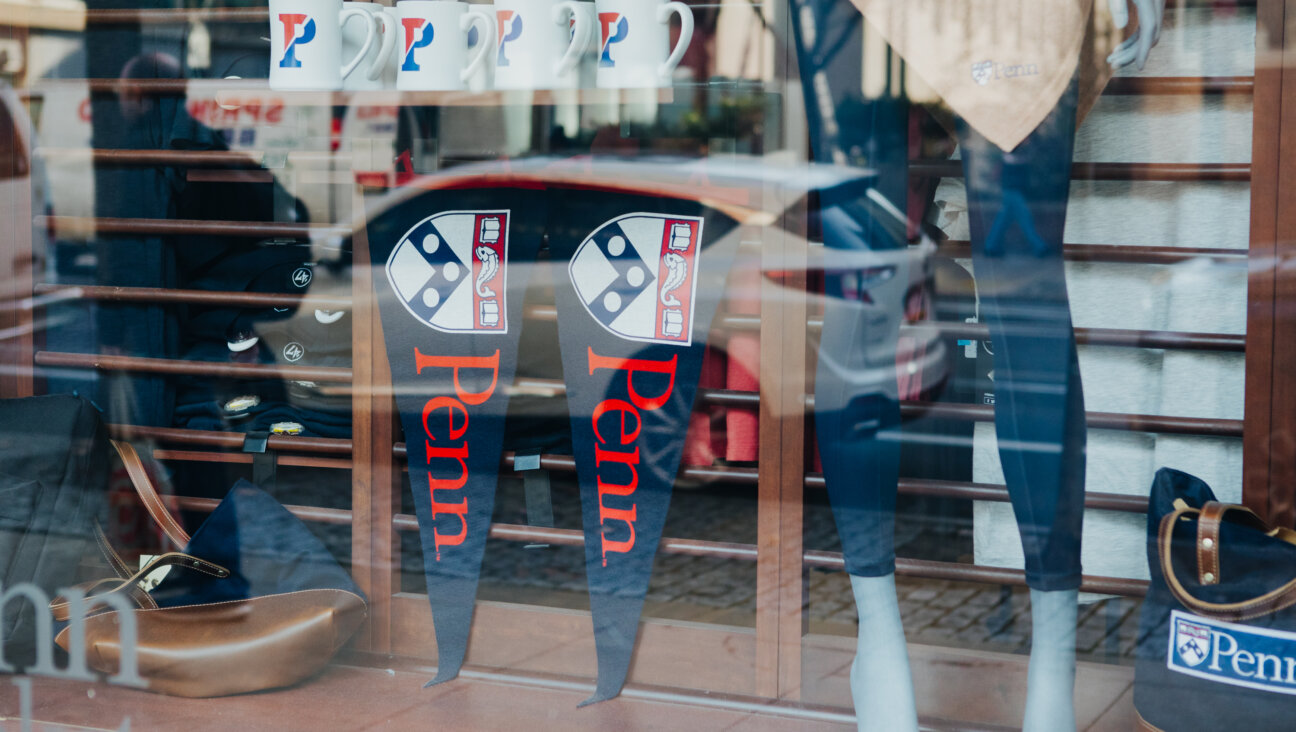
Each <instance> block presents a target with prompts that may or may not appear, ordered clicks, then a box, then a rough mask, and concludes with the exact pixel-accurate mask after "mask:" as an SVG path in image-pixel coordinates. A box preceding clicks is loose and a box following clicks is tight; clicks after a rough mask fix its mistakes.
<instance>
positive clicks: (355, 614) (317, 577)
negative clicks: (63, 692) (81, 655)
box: [52, 443, 367, 697]
mask: <svg viewBox="0 0 1296 732" xmlns="http://www.w3.org/2000/svg"><path fill="white" fill-rule="evenodd" d="M114 447H116V448H117V450H118V452H119V454H120V455H121V457H122V462H123V463H124V464H125V466H126V469H127V471H128V473H129V474H130V477H131V482H132V483H133V484H134V486H135V491H136V493H137V494H138V495H139V498H140V501H141V502H142V503H143V504H144V507H145V508H146V509H147V510H148V513H149V515H150V516H151V517H152V519H153V521H154V522H155V523H156V524H157V526H158V527H159V528H160V529H161V531H162V533H163V534H164V535H165V536H166V537H167V538H168V539H169V540H170V541H171V542H173V543H174V544H175V545H176V546H178V547H182V548H183V551H181V552H170V553H167V554H163V555H162V556H159V557H157V558H155V559H154V560H153V561H151V562H150V563H149V564H148V565H147V566H145V567H144V568H143V569H141V570H140V571H139V572H136V573H134V574H131V575H130V576H125V573H126V569H125V566H126V565H125V563H124V562H122V561H121V560H120V559H117V560H116V561H114V562H113V564H114V566H115V567H116V568H117V570H118V572H119V573H120V574H122V575H123V577H122V578H113V579H108V580H100V581H99V582H96V583H91V584H90V585H88V586H86V587H82V588H80V589H81V591H82V592H83V593H84V594H86V595H88V596H89V597H90V601H89V603H88V604H91V605H94V606H95V607H97V608H98V609H101V610H102V609H103V600H104V598H105V596H106V595H110V594H114V593H117V594H120V595H122V596H123V597H128V598H130V600H131V601H132V605H133V606H137V607H136V609H134V610H132V611H131V616H132V618H133V620H134V624H135V630H136V633H135V635H136V639H135V649H134V656H135V660H136V663H137V664H138V674H139V676H140V677H142V678H143V680H144V681H145V682H146V683H147V686H148V689H149V690H151V691H155V692H159V693H163V694H172V695H175V696H188V697H213V696H225V695H229V694H241V693H246V692H251V691H263V690H266V689H274V688H279V687H283V686H289V685H292V684H295V683H297V682H299V681H302V680H303V679H306V678H308V677H310V676H312V675H314V674H315V673H317V672H318V671H320V670H321V669H322V668H323V667H324V666H325V665H326V664H327V663H328V662H329V660H330V659H332V658H333V656H334V654H335V653H337V651H338V650H339V649H340V648H341V647H342V646H343V645H344V644H345V643H346V642H347V641H348V640H349V639H350V637H351V636H352V635H353V634H354V633H355V631H356V630H357V629H358V628H359V627H360V624H361V623H362V622H364V619H365V616H366V614H367V605H366V602H365V599H364V597H363V596H362V594H361V593H360V590H359V589H358V588H357V587H356V586H355V584H354V582H352V580H351V577H350V575H349V574H347V572H346V571H345V570H344V569H343V568H342V567H341V566H340V565H339V564H338V563H337V561H336V560H335V559H334V558H333V557H332V555H331V554H329V552H328V550H327V548H326V547H325V546H324V545H323V544H322V543H321V542H320V541H319V540H318V539H316V538H315V537H314V535H312V534H311V533H310V531H309V529H307V528H306V526H305V525H304V524H302V522H301V521H300V520H299V519H297V518H296V517H295V516H293V515H292V514H291V513H290V512H289V511H288V510H287V509H285V508H284V507H283V506H282V505H281V504H279V502H278V501H276V500H275V499H273V498H271V497H270V496H269V495H267V494H266V493H264V492H263V491H261V490H260V489H258V488H256V487H255V486H253V485H252V484H250V483H248V482H247V481H239V483H238V484H236V485H235V486H234V487H233V488H232V489H231V490H230V492H229V493H228V494H227V495H226V497H225V498H224V500H222V501H221V503H220V505H218V506H217V507H216V509H215V510H214V511H213V512H212V514H211V515H210V516H209V517H208V518H207V520H206V521H204V522H203V524H202V526H200V527H199V528H198V530H197V531H195V532H194V535H193V536H192V537H191V536H189V535H188V534H187V533H185V531H184V529H183V528H181V526H180V524H179V523H178V522H177V521H176V520H175V518H174V517H172V515H171V513H170V511H169V510H168V509H167V506H166V504H165V503H164V501H163V499H162V497H161V496H160V495H159V494H158V492H157V490H156V489H155V488H154V486H153V483H152V481H151V479H150V478H149V476H148V473H147V472H146V471H145V470H144V466H143V464H142V462H141V460H140V458H139V455H138V454H137V453H136V452H135V450H134V448H132V447H131V446H130V445H129V444H125V443H114ZM162 566H170V567H171V568H170V570H168V573H167V575H166V576H165V577H164V578H163V579H162V580H161V581H160V582H158V584H157V586H156V587H154V588H153V589H152V590H150V591H148V592H145V591H144V590H143V584H142V583H143V580H144V579H145V578H146V577H147V576H148V575H149V574H151V573H152V572H153V571H154V570H155V569H158V568H159V567H162ZM70 607H74V606H73V605H71V604H70V603H69V600H68V599H67V598H58V599H56V600H55V601H54V603H53V605H52V610H53V612H54V616H55V618H56V619H68V611H69V608H70ZM120 612H121V611H120V610H113V611H109V612H100V613H98V614H91V615H90V616H89V617H85V618H84V625H83V626H81V627H83V628H84V633H85V643H84V649H85V654H86V657H85V658H86V664H87V666H88V667H89V668H91V669H94V670H96V671H100V672H102V673H105V674H118V673H119V672H120V671H121V666H122V660H123V648H122V641H121V635H122V634H121V633H120V628H121V626H122V624H123V619H122V618H121V617H120ZM76 632H79V629H78V619H71V624H70V625H69V626H68V627H67V628H64V629H63V631H62V632H60V633H59V634H58V636H57V638H56V642H57V643H58V644H59V646H61V647H62V648H64V649H65V650H68V649H69V648H70V647H71V646H74V645H78V644H77V643H76V642H75V641H76V640H78V639H76V638H74V636H73V634H74V633H76Z"/></svg>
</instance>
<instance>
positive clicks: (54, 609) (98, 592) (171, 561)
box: [49, 552, 230, 622]
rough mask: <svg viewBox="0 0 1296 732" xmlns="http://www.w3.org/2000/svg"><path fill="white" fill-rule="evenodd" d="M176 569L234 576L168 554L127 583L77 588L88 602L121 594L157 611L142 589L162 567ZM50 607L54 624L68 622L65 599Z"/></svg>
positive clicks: (112, 581)
mask: <svg viewBox="0 0 1296 732" xmlns="http://www.w3.org/2000/svg"><path fill="white" fill-rule="evenodd" d="M172 565H177V566H181V567H185V568H187V569H192V570H194V571H197V572H202V573H203V574H209V575H211V576H213V577H218V578H220V579H225V578H226V577H229V575H230V573H229V570H228V569H225V568H224V567H222V566H220V565H219V564H216V563H214V562H209V561H207V560H206V559H199V558H198V557H195V556H192V555H190V554H184V553H181V552H167V553H166V554H162V555H159V556H156V557H154V558H153V560H152V561H150V562H149V563H148V564H146V565H144V566H143V567H141V568H140V571H138V572H136V573H135V574H133V575H131V576H130V577H127V578H126V579H120V578H117V577H108V578H105V579H101V580H97V581H94V582H86V583H83V584H80V585H77V589H79V590H81V591H82V592H84V593H85V595H86V597H87V598H95V597H100V598H101V597H103V596H104V595H111V594H113V593H117V592H120V593H124V594H127V595H129V596H130V597H131V599H133V600H135V604H136V605H137V606H139V607H154V608H156V607H157V603H155V602H153V598H152V597H150V596H149V595H148V593H147V592H144V590H143V588H142V587H140V582H141V581H142V580H143V579H144V578H145V577H148V576H149V574H150V573H151V572H152V571H153V570H155V569H157V568H159V567H169V566H172ZM105 587H111V589H107V590H104V589H102V588H105ZM140 595H143V597H144V598H147V599H146V600H144V601H141V599H140ZM49 607H50V612H51V613H52V614H53V616H54V620H56V621H59V622H62V621H64V620H67V619H68V607H69V602H68V600H67V599H66V598H64V597H63V596H59V597H56V598H54V600H53V601H52V602H51V603H50V605H49Z"/></svg>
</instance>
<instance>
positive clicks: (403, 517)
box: [392, 513, 1148, 597]
mask: <svg viewBox="0 0 1296 732" xmlns="http://www.w3.org/2000/svg"><path fill="white" fill-rule="evenodd" d="M392 526H393V527H395V528H396V529H397V530H399V531H418V520H417V519H416V518H415V517H414V516H411V515H410V514H407V513H401V514H396V515H395V516H393V517H392ZM489 536H490V538H492V539H502V540H505V541H516V542H526V543H538V544H555V545H558V546H572V547H576V546H584V544H585V536H584V534H583V533H582V532H580V531H578V530H576V529H554V528H541V527H536V526H522V525H519V524H491V528H490V534H489ZM658 549H659V551H661V552H663V553H666V554H685V555H689V556H695V557H711V558H714V559H742V560H747V561H753V562H754V561H756V546H755V545H754V544H741V543H737V542H720V541H704V540H701V539H673V538H663V539H662V540H661V544H659V545H658ZM802 563H803V564H804V565H805V566H807V567H817V568H820V569H838V570H844V569H845V560H844V559H843V557H842V554H841V553H840V552H825V551H807V552H805V553H804V554H803V555H802ZM896 574H898V575H902V576H908V577H922V578H924V579H943V580H954V581H958V582H983V583H988V584H999V585H1018V586H1024V585H1025V584H1026V573H1025V572H1023V571H1022V570H1019V569H1010V568H1008V567H985V566H979V565H974V564H959V563H955V562H938V561H933V560H927V559H906V558H899V557H898V558H896ZM1147 584H1148V583H1147V582H1145V581H1143V580H1135V579H1126V578H1124V577H1096V576H1091V575H1085V576H1084V578H1083V580H1082V581H1081V584H1080V589H1081V590H1083V591H1085V592H1098V593H1102V594H1107V595H1123V596H1128V597H1142V596H1143V595H1145V594H1147Z"/></svg>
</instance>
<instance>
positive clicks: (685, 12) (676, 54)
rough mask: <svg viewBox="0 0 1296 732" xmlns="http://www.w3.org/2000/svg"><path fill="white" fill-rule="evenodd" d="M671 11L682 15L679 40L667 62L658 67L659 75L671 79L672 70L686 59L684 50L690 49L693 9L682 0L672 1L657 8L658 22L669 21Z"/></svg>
mask: <svg viewBox="0 0 1296 732" xmlns="http://www.w3.org/2000/svg"><path fill="white" fill-rule="evenodd" d="M671 13H678V14H679V17H680V35H679V40H678V41H676V42H675V48H673V49H671V53H670V56H669V57H668V58H667V59H666V62H665V63H663V64H662V65H661V66H658V67H657V75H658V76H660V77H662V78H663V79H669V78H670V74H671V72H672V71H674V70H675V67H676V66H679V63H680V61H681V60H683V59H684V52H685V51H687V50H688V44H689V41H691V40H693V11H692V10H691V9H689V6H687V5H685V4H684V3H681V2H670V3H666V4H665V5H661V6H658V8H657V22H658V23H669V22H670V16H671Z"/></svg>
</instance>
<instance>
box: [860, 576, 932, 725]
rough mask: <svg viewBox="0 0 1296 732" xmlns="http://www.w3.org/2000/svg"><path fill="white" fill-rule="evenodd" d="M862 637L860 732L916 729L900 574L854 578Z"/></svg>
mask: <svg viewBox="0 0 1296 732" xmlns="http://www.w3.org/2000/svg"><path fill="white" fill-rule="evenodd" d="M851 590H852V591H854V593H855V608H856V609H857V610H858V611H859V638H858V640H857V641H856V645H855V661H854V662H853V663H851V674H850V681H851V700H852V701H854V702H855V726H856V728H857V729H858V730H859V732H910V731H912V732H917V730H918V708H917V704H916V703H915V701H914V690H913V676H912V674H911V672H910V671H909V649H908V647H907V646H906V645H905V637H904V626H903V625H901V623H900V604H899V602H898V601H897V600H896V586H895V575H894V574H888V575H886V576H883V577H851Z"/></svg>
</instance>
